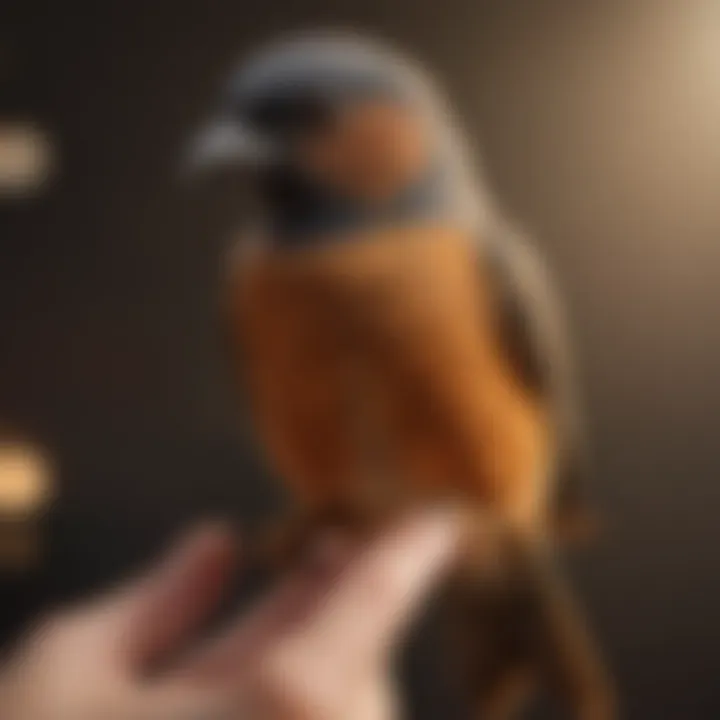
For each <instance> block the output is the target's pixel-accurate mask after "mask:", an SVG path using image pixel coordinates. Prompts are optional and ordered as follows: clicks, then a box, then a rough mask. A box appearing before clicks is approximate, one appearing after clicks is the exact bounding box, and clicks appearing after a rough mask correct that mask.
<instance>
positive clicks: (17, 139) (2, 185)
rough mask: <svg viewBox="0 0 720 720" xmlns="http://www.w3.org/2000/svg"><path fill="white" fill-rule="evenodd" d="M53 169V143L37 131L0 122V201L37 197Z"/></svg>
mask: <svg viewBox="0 0 720 720" xmlns="http://www.w3.org/2000/svg"><path fill="white" fill-rule="evenodd" d="M54 166H55V154H54V151H53V147H52V143H51V141H50V138H49V136H48V135H47V134H46V133H44V132H43V131H42V130H41V129H40V128H39V127H37V126H36V125H33V124H31V123H10V122H2V121H0V197H29V196H34V195H37V194H38V193H39V192H40V191H42V190H43V188H44V187H45V185H46V183H47V181H48V180H49V178H50V176H51V174H52V172H53V169H54Z"/></svg>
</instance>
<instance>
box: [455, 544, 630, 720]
mask: <svg viewBox="0 0 720 720" xmlns="http://www.w3.org/2000/svg"><path fill="white" fill-rule="evenodd" d="M500 551H501V552H502V557H500V558H498V559H499V560H500V562H498V563H497V564H496V568H497V569H496V570H494V571H493V570H490V571H488V570H487V568H485V569H479V567H478V565H470V566H467V567H463V568H462V569H461V571H460V572H459V573H458V575H457V576H456V578H455V579H454V583H453V590H454V592H453V596H454V600H455V602H454V603H453V624H454V635H455V637H454V643H453V644H454V648H453V655H454V656H455V657H456V658H457V659H458V660H459V661H460V664H459V666H457V668H456V669H457V670H458V671H459V672H458V676H459V677H460V678H461V684H462V688H461V689H462V691H463V692H464V693H470V697H468V698H467V701H468V703H470V704H471V705H472V707H474V708H476V712H477V717H478V718H482V719H483V720H511V719H512V718H516V717H518V716H519V715H520V714H521V713H522V711H523V710H524V709H525V706H526V705H527V704H528V703H529V702H530V700H531V699H532V698H533V695H534V694H536V693H537V692H539V691H541V690H545V691H549V692H550V694H551V695H552V696H553V697H554V698H556V699H557V700H558V701H559V702H560V703H562V704H563V705H564V706H565V709H566V711H567V712H568V717H570V718H573V720H615V718H616V717H617V710H616V700H615V691H614V688H613V685H612V682H611V681H610V678H609V676H608V674H607V672H606V668H605V665H604V663H603V661H602V659H601V656H600V653H599V651H598V648H597V646H596V644H595V641H594V640H593V638H592V636H591V633H590V631H589V629H588V627H587V624H586V622H585V620H584V618H583V616H582V613H581V612H580V610H579V609H578V607H577V605H576V602H575V600H574V598H573V595H572V593H571V592H570V590H569V589H568V587H567V584H566V582H565V579H564V578H563V576H562V574H561V573H560V572H559V569H558V567H557V562H556V561H555V559H554V558H553V556H552V555H551V554H550V553H549V552H543V551H541V550H540V549H539V548H538V547H537V544H536V543H534V542H532V543H531V542H530V541H527V540H525V539H519V538H518V537H517V536H508V537H506V538H505V539H504V542H503V547H502V548H501V550H500Z"/></svg>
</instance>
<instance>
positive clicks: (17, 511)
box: [0, 443, 51, 519]
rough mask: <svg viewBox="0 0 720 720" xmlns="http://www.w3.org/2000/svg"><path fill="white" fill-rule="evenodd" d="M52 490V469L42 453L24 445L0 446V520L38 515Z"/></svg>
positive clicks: (4, 444)
mask: <svg viewBox="0 0 720 720" xmlns="http://www.w3.org/2000/svg"><path fill="white" fill-rule="evenodd" d="M50 490H51V481H50V469H49V465H48V461H47V459H46V457H45V455H44V454H43V453H42V452H41V451H39V450H38V449H36V448H34V447H32V446H30V445H25V444H22V443H0V517H2V518H12V519H18V518H22V517H28V516H33V515H35V514H37V513H38V512H40V511H42V509H43V508H44V507H45V505H46V504H47V502H48V500H49V498H50Z"/></svg>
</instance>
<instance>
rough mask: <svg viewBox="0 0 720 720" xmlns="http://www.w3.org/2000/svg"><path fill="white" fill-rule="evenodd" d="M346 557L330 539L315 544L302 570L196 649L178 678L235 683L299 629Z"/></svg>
mask: <svg viewBox="0 0 720 720" xmlns="http://www.w3.org/2000/svg"><path fill="white" fill-rule="evenodd" d="M351 551H352V546H350V545H349V544H348V543H347V542H346V541H345V540H344V539H343V538H341V537H340V536H338V535H336V534H334V535H327V536H325V537H324V538H321V540H320V542H319V543H318V544H317V545H316V546H315V548H314V549H313V552H312V555H311V556H310V557H309V558H308V559H307V560H306V562H305V564H304V565H303V566H302V567H301V568H299V569H297V570H296V571H295V572H293V573H292V574H291V575H290V576H289V577H288V578H286V579H284V580H283V581H282V582H281V583H280V585H279V587H277V588H276V589H275V590H273V591H272V592H271V593H270V594H269V595H268V596H267V597H266V598H265V599H263V600H262V601H261V602H260V603H259V604H258V605H257V606H256V607H255V608H254V609H253V610H251V611H250V612H249V613H243V614H242V615H241V617H239V618H238V619H237V620H236V621H235V622H234V623H233V624H231V625H230V626H229V627H226V628H225V629H224V630H223V631H222V632H221V633H220V634H219V635H217V636H216V637H215V638H214V639H212V640H211V641H209V642H207V643H206V644H205V645H204V646H203V647H202V648H199V649H197V650H196V651H194V652H192V653H191V654H190V655H189V656H188V657H187V658H186V660H185V661H184V662H183V664H182V666H181V667H180V668H179V672H180V673H181V674H182V675H183V676H188V675H189V676H192V677H194V678H213V679H215V680H219V679H222V678H227V677H238V676H239V675H240V674H242V671H243V670H244V668H246V667H247V664H248V663H250V662H253V660H254V659H256V658H257V657H258V655H259V654H260V653H261V652H262V649H263V648H264V647H265V646H266V645H267V644H268V643H270V642H274V641H276V640H277V639H278V638H280V637H282V636H283V635H286V634H288V633H290V632H292V631H293V628H296V627H301V626H302V625H303V624H304V622H305V621H306V619H307V617H308V616H309V615H310V613H312V611H313V610H314V609H315V608H316V606H317V605H318V604H319V603H320V601H321V600H322V598H323V597H324V596H325V595H326V594H327V592H328V588H329V586H331V585H332V582H333V580H334V579H335V578H336V577H337V575H338V574H339V572H340V570H341V568H342V567H343V565H344V564H345V563H346V561H347V557H348V556H349V555H350V553H351Z"/></svg>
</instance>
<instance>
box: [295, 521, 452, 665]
mask: <svg viewBox="0 0 720 720" xmlns="http://www.w3.org/2000/svg"><path fill="white" fill-rule="evenodd" d="M459 539H460V517H459V515H458V514H457V513H455V512H452V511H449V510H441V511H434V512H426V513H425V514H423V515H421V516H414V517H412V518H406V519H404V520H403V521H401V522H400V523H398V524H397V525H395V526H394V527H392V528H390V529H389V530H386V531H385V532H384V533H383V534H381V536H380V537H379V538H376V539H375V540H373V541H371V542H370V543H369V544H368V545H366V546H364V547H363V548H362V549H361V550H360V551H359V552H358V554H357V555H356V556H355V557H354V558H353V559H352V560H351V562H350V564H349V566H348V567H347V569H346V570H345V572H344V573H343V574H342V575H341V577H340V579H339V580H338V582H337V583H336V584H335V586H334V587H333V588H332V589H331V590H330V591H329V592H328V596H327V598H326V600H325V602H324V603H322V604H321V605H320V606H318V608H317V610H316V612H315V614H314V616H313V617H311V618H309V619H308V622H307V624H306V626H305V628H304V630H303V633H302V634H303V638H304V639H305V640H306V641H309V642H311V643H317V644H318V645H317V646H316V647H317V649H319V650H320V652H321V653H322V654H323V655H324V656H325V657H333V658H339V657H343V658H351V657H352V658H357V659H360V660H362V661H364V660H365V659H367V658H368V656H373V655H374V654H376V653H382V652H383V651H384V650H385V649H386V648H387V646H388V645H389V644H391V643H392V642H393V641H394V640H395V639H396V637H397V635H398V634H399V633H400V632H401V631H402V630H403V628H404V626H405V624H406V623H407V622H409V620H410V619H411V618H412V616H413V615H414V613H415V612H416V611H417V610H418V608H419V606H420V605H421V603H422V601H423V600H424V599H425V597H426V596H427V594H428V593H429V591H430V590H431V589H432V588H433V587H434V586H435V585H436V584H437V583H438V582H439V580H440V579H441V577H442V576H443V575H444V573H445V572H446V571H447V569H448V567H449V565H450V563H451V560H452V559H453V557H454V556H455V553H456V550H457V547H458V543H459ZM320 646H322V647H320Z"/></svg>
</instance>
